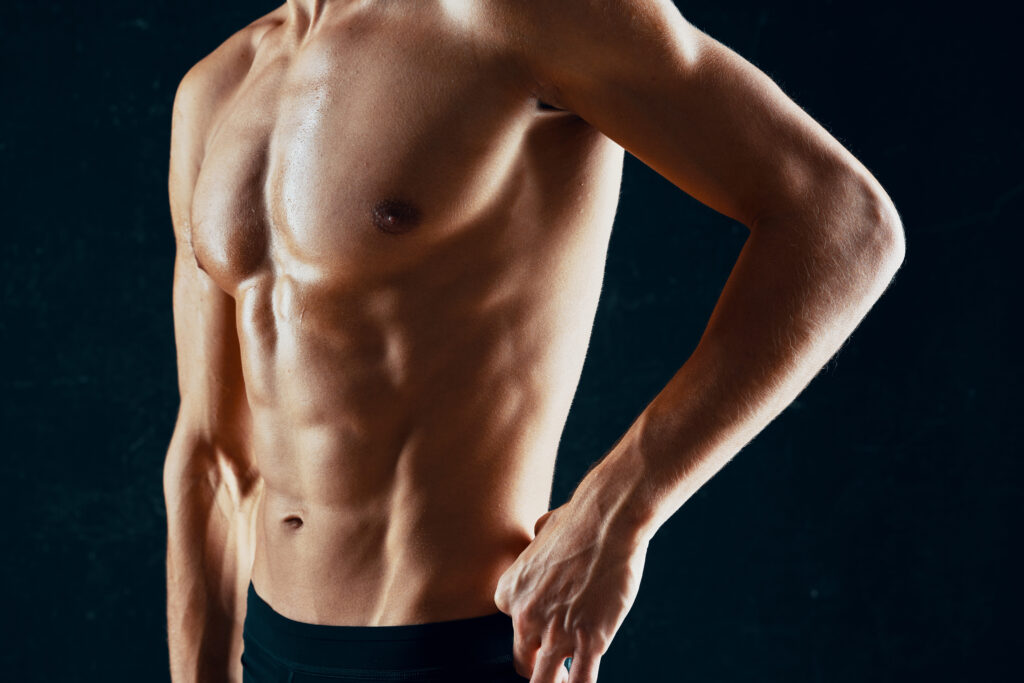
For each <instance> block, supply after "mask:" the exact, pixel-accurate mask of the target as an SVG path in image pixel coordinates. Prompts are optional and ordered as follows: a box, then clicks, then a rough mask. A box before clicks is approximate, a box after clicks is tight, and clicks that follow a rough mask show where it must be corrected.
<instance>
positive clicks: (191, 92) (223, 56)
mask: <svg viewBox="0 0 1024 683" xmlns="http://www.w3.org/2000/svg"><path fill="white" fill-rule="evenodd" d="M280 22H281V16H280V11H279V10H275V11H274V12H271V13H270V14H268V15H265V16H263V17H260V18H259V19H257V20H255V21H253V22H252V23H250V24H249V25H247V26H245V27H243V28H241V29H239V30H238V31H236V32H235V33H233V34H232V35H231V36H229V37H228V38H227V39H226V40H225V41H224V42H222V43H221V44H220V45H218V46H217V47H216V48H215V49H214V50H213V51H212V52H210V53H209V54H207V55H206V56H205V57H203V58H202V59H200V60H199V61H198V62H196V63H195V64H193V65H192V67H191V68H190V69H189V70H188V71H187V72H186V73H185V75H184V76H183V77H182V78H181V80H180V81H179V82H178V87H177V90H176V92H175V95H174V110H175V113H176V114H177V113H179V112H180V113H188V114H191V115H197V114H201V113H202V112H204V111H207V110H208V109H209V106H210V105H212V104H215V103H216V101H217V100H218V99H220V98H222V97H223V96H224V95H226V94H229V93H230V92H231V91H232V90H233V89H234V87H235V86H236V85H237V84H238V82H239V81H240V80H241V79H242V77H244V75H245V74H246V72H247V71H248V69H249V66H250V65H251V64H252V58H253V55H254V54H255V52H256V48H257V46H258V45H259V42H260V40H261V39H262V38H263V36H264V35H265V34H266V33H267V31H269V30H270V29H271V28H274V27H275V26H276V25H278V24H279V23H280Z"/></svg>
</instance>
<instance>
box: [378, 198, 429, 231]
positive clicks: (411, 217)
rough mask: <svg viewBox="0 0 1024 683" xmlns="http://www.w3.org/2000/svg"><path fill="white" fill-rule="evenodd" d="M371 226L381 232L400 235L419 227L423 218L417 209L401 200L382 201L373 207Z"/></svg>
mask: <svg viewBox="0 0 1024 683" xmlns="http://www.w3.org/2000/svg"><path fill="white" fill-rule="evenodd" d="M372 213H373V216H372V218H373V224H374V225H375V226H377V229H378V230H380V231H381V232H386V233H390V234H400V233H403V232H409V231H410V230H412V229H413V228H415V227H416V226H417V225H419V223H420V221H421V220H422V218H423V216H422V213H421V212H420V210H419V208H418V207H417V206H416V205H415V204H413V203H411V202H407V201H403V200H401V199H384V200H382V201H380V202H377V204H376V205H375V206H374V207H373V212H372Z"/></svg>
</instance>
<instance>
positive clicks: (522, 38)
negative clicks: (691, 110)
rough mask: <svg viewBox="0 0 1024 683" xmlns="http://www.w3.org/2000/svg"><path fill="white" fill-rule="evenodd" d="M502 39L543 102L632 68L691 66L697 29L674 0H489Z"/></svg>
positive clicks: (625, 74)
mask: <svg viewBox="0 0 1024 683" xmlns="http://www.w3.org/2000/svg"><path fill="white" fill-rule="evenodd" d="M487 4H488V6H489V7H490V10H489V14H490V15H491V16H493V17H494V21H495V22H497V23H498V24H499V25H500V26H501V31H502V35H503V36H504V39H505V42H506V44H507V45H509V46H510V48H511V49H512V50H513V51H514V53H515V55H516V58H517V59H518V60H519V61H520V63H521V64H522V66H523V69H524V70H525V71H526V72H527V73H529V74H530V76H531V77H532V79H533V81H534V82H535V83H536V84H537V88H538V89H539V90H540V92H542V93H544V94H545V95H546V96H547V97H546V98H545V99H547V100H548V101H558V100H559V99H560V95H561V90H562V86H575V87H587V82H588V81H590V82H591V83H592V84H594V83H598V82H608V81H609V80H618V79H620V78H626V77H633V75H634V74H633V73H632V71H631V65H632V64H635V63H647V62H649V61H651V60H658V59H665V60H669V61H677V60H680V59H682V60H684V61H690V62H692V61H693V59H694V54H695V47H696V45H697V43H698V42H699V40H700V35H701V32H700V31H699V30H697V29H696V28H695V27H694V26H692V25H691V24H690V23H689V22H688V21H687V20H686V19H684V17H683V16H682V14H680V12H679V9H678V8H677V7H676V5H675V3H674V2H673V1H672V0H559V1H558V2H550V0H488V3H487Z"/></svg>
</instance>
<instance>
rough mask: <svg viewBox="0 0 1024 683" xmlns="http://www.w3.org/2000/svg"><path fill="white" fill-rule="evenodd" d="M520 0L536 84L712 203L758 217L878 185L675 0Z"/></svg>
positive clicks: (523, 39)
mask: <svg viewBox="0 0 1024 683" xmlns="http://www.w3.org/2000/svg"><path fill="white" fill-rule="evenodd" d="M518 7H519V8H520V9H519V10H518V13H517V14H518V16H519V18H520V19H521V20H523V23H522V24H520V25H519V26H518V28H517V44H518V49H519V50H520V55H521V58H522V59H523V60H524V64H525V67H526V70H527V72H528V73H530V74H531V76H532V78H533V79H534V81H535V82H536V83H537V85H538V87H539V88H540V90H541V91H542V92H545V91H547V92H550V93H552V96H553V97H554V98H555V99H557V100H558V101H559V102H560V103H561V106H564V107H567V108H569V109H571V110H572V111H573V112H575V113H576V114H577V115H579V116H580V117H582V118H583V119H584V120H586V121H587V122H589V123H590V124H591V125H593V126H594V127H595V128H597V129H598V130H600V131H601V132H602V133H604V134H605V135H606V136H608V137H609V138H611V139H612V140H614V141H615V142H617V143H618V144H619V145H621V146H622V147H623V148H625V149H626V150H628V151H629V152H630V153H631V154H633V155H634V156H636V157H637V158H638V159H640V160H641V161H642V162H644V163H645V164H646V165H648V166H650V167H651V168H652V169H654V170H655V171H657V172H658V173H659V174H661V175H662V176H664V177H665V178H667V179H668V180H669V181H671V182H672V183H673V184H675V185H676V186H677V187H679V188H680V189H682V190H683V191H685V192H687V193H688V194H690V195H691V196H693V197H694V198H696V199H697V200H698V201H700V202H702V203H704V204H705V205H707V206H710V207H711V208H713V209H715V210H716V211H718V212H720V213H722V214H724V215H726V216H729V217H730V218H733V219H735V220H738V221H740V222H742V223H744V224H746V225H747V226H752V225H753V224H754V223H755V222H756V221H757V219H758V218H759V217H761V216H763V215H765V214H769V213H781V212H785V211H789V210H791V209H793V208H794V207H797V206H801V205H806V204H807V203H808V202H817V201H823V200H826V197H824V196H823V194H825V193H827V194H828V195H829V196H828V197H827V200H828V201H836V200H840V199H842V200H847V199H849V197H842V198H840V197H837V196H836V193H840V194H842V193H849V192H850V191H851V190H853V191H854V192H862V190H864V189H870V190H873V191H878V192H881V188H880V186H878V185H877V181H875V180H874V178H873V177H871V174H870V173H869V172H868V171H867V169H865V168H864V167H863V166H862V165H861V164H860V163H859V162H858V161H857V160H856V159H855V158H854V157H853V156H852V155H851V154H850V153H849V152H848V151H847V150H846V149H844V148H843V147H842V145H840V144H839V142H838V141H836V140H835V138H833V137H832V136H831V135H830V134H829V133H828V132H827V131H826V130H825V129H824V128H823V127H822V126H821V125H819V124H818V123H817V122H815V121H814V120H813V119H812V118H811V117H810V116H809V115H808V114H807V113H806V112H804V111H803V110H802V109H801V108H800V107H799V106H798V105H796V104H795V103H794V102H793V101H792V100H791V99H790V98H789V97H788V96H786V95H785V94H784V93H783V92H782V90H781V89H780V88H779V87H778V85H776V84H775V83H774V82H773V81H772V80H771V79H770V78H769V77H768V76H767V75H765V74H764V73H763V72H762V71H760V70H759V69H758V68H757V67H755V66H754V65H752V64H751V63H749V62H748V61H747V60H745V59H743V58H742V57H741V56H740V55H738V54H737V53H735V52H733V51H732V50H730V49H729V48H727V47H726V46H725V45H723V44H721V43H720V42H718V41H717V40H715V39H714V38H712V37H710V36H708V35H707V34H705V33H704V32H702V31H700V30H699V29H697V28H696V27H694V26H693V25H691V24H690V23H689V22H688V21H687V20H686V19H685V18H683V16H682V15H681V14H680V13H679V11H678V10H677V9H676V7H675V5H674V4H673V3H672V2H671V1H670V0H569V1H567V2H564V3H562V2H560V3H539V2H527V3H524V4H520V5H518ZM524 7H529V11H528V13H529V14H530V15H531V16H529V17H526V13H525V12H524V10H523V9H522V8H524ZM851 181H854V182H851ZM844 188H845V189H844ZM883 194H884V193H883Z"/></svg>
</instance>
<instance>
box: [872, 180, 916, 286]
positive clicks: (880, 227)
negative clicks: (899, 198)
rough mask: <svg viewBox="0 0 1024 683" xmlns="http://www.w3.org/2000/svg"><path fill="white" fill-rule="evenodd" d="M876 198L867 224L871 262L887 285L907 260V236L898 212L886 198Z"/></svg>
mask: <svg viewBox="0 0 1024 683" xmlns="http://www.w3.org/2000/svg"><path fill="white" fill-rule="evenodd" d="M882 195H883V196H880V197H877V198H876V200H875V201H874V203H873V210H872V217H871V220H870V221H869V222H868V229H869V230H870V231H871V238H870V239H869V240H868V243H869V244H871V245H872V248H871V250H870V251H871V256H870V258H871V260H872V262H873V266H874V269H875V270H876V271H877V274H878V276H879V278H881V279H883V280H884V281H885V282H886V283H887V284H888V283H889V282H891V281H892V279H893V278H894V277H895V276H896V273H897V272H898V271H899V269H900V268H901V267H902V266H903V263H904V262H905V261H906V258H907V236H906V232H905V231H904V229H903V220H902V219H901V218H900V214H899V211H897V210H896V206H895V204H893V203H892V200H891V199H889V197H888V196H885V194H884V192H883V193H882Z"/></svg>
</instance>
